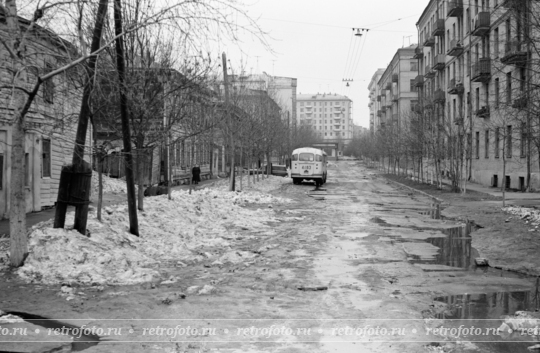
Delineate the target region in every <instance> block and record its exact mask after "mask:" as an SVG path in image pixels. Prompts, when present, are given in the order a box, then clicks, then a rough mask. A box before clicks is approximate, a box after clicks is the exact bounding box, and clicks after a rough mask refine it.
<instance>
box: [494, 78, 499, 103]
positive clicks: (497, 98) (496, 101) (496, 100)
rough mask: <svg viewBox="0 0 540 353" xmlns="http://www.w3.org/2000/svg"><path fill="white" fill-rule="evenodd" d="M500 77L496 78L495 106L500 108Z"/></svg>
mask: <svg viewBox="0 0 540 353" xmlns="http://www.w3.org/2000/svg"><path fill="white" fill-rule="evenodd" d="M499 84H500V83H499V78H496V79H495V108H499V100H500V97H499Z"/></svg>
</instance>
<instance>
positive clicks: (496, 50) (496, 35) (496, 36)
mask: <svg viewBox="0 0 540 353" xmlns="http://www.w3.org/2000/svg"><path fill="white" fill-rule="evenodd" d="M493 37H494V38H493V45H494V49H493V53H494V54H495V58H498V57H499V27H497V28H495V31H493Z"/></svg>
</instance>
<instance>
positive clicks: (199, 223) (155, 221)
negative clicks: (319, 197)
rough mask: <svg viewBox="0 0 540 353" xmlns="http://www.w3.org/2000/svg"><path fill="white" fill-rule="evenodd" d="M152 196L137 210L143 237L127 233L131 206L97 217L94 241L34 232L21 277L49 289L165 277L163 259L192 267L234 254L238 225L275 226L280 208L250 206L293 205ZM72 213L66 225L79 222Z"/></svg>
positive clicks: (210, 193)
mask: <svg viewBox="0 0 540 353" xmlns="http://www.w3.org/2000/svg"><path fill="white" fill-rule="evenodd" d="M172 197H173V200H168V199H167V195H162V196H156V197H152V198H145V207H144V208H145V211H142V212H141V211H140V212H138V220H139V232H140V235H141V236H140V237H136V236H133V235H131V234H130V233H129V232H128V225H129V219H128V211H127V205H117V206H110V207H106V208H105V209H104V211H103V212H102V217H103V222H99V221H97V219H96V213H95V211H92V212H90V214H89V218H88V224H87V228H88V230H89V231H90V235H91V236H90V237H89V238H88V237H86V236H83V235H81V234H79V233H78V232H76V231H74V230H69V229H53V228H52V220H50V221H48V222H43V223H40V224H38V225H36V226H34V227H33V228H32V231H31V233H30V237H29V250H30V254H29V256H28V258H27V260H26V262H25V265H24V266H23V267H22V268H20V269H19V270H18V274H19V275H20V276H21V277H22V278H23V279H25V280H26V281H29V282H41V283H47V284H54V283H63V282H78V283H87V284H88V283H96V284H134V283H141V282H147V281H150V280H152V279H154V278H157V277H159V272H158V267H159V264H160V263H161V262H166V261H172V262H174V263H177V262H178V261H181V262H184V263H189V262H194V261H199V260H200V259H201V258H203V257H202V256H201V255H200V254H205V255H206V257H208V255H210V256H212V255H213V254H212V252H219V251H220V252H223V253H225V252H227V251H229V250H230V244H229V241H230V240H231V239H234V238H236V234H235V232H234V229H235V228H238V227H242V228H244V229H246V228H247V229H260V228H268V226H267V225H265V223H266V222H268V221H274V220H275V219H274V218H273V210H272V209H269V208H267V207H261V209H258V210H251V209H247V208H243V207H240V205H242V204H245V203H248V202H249V203H275V202H285V201H286V200H284V199H281V198H277V197H274V196H271V195H268V194H262V193H258V192H227V191H223V190H219V189H213V188H212V189H210V188H206V189H202V190H198V191H194V192H193V193H192V194H191V195H189V193H188V192H187V191H183V190H181V191H174V192H173V194H172ZM73 218H74V214H73V212H71V213H68V215H67V217H66V224H67V225H71V224H73Z"/></svg>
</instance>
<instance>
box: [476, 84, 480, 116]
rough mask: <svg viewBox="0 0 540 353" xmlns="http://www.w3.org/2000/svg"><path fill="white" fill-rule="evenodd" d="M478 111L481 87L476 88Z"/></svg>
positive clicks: (477, 108)
mask: <svg viewBox="0 0 540 353" xmlns="http://www.w3.org/2000/svg"><path fill="white" fill-rule="evenodd" d="M475 103H476V111H478V110H479V109H480V87H476V102H475Z"/></svg>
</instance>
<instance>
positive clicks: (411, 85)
mask: <svg viewBox="0 0 540 353" xmlns="http://www.w3.org/2000/svg"><path fill="white" fill-rule="evenodd" d="M415 82H416V80H411V81H410V83H409V85H410V91H411V92H416V91H417V89H416V85H415Z"/></svg>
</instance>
